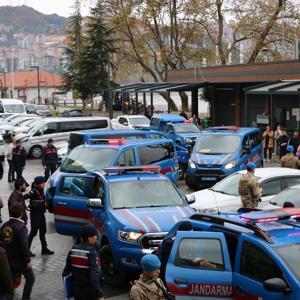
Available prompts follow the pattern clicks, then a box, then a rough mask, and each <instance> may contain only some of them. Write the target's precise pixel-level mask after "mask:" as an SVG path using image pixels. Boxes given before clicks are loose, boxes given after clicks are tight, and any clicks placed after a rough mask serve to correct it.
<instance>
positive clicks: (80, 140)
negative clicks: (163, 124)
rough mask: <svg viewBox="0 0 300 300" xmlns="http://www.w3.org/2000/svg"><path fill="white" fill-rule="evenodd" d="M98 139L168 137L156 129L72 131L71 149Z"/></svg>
mask: <svg viewBox="0 0 300 300" xmlns="http://www.w3.org/2000/svg"><path fill="white" fill-rule="evenodd" d="M97 139H168V137H167V136H166V135H164V134H162V133H161V132H158V131H155V130H149V131H146V130H134V129H132V130H92V131H87V132H85V131H76V132H71V134H70V138H69V151H70V150H72V149H74V148H75V147H77V146H80V145H83V144H86V143H88V142H89V141H90V140H97Z"/></svg>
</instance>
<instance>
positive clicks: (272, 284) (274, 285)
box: [263, 278, 291, 293]
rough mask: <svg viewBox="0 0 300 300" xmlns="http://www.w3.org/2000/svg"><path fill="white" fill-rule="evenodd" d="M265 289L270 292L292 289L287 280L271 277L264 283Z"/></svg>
mask: <svg viewBox="0 0 300 300" xmlns="http://www.w3.org/2000/svg"><path fill="white" fill-rule="evenodd" d="M263 286H264V289H265V290H267V291H269V292H279V293H283V292H290V291H291V289H290V288H289V287H288V285H287V284H286V282H285V281H284V280H282V279H281V278H271V279H267V280H265V281H264V283H263Z"/></svg>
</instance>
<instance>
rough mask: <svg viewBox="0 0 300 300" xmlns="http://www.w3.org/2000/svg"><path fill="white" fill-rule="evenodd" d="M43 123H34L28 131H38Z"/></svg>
mask: <svg viewBox="0 0 300 300" xmlns="http://www.w3.org/2000/svg"><path fill="white" fill-rule="evenodd" d="M41 124H42V123H41V122H37V124H35V123H33V126H32V127H31V128H30V129H29V130H28V133H34V132H36V131H37V130H38V129H39V128H40V127H41ZM43 124H44V123H43Z"/></svg>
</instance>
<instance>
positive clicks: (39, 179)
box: [34, 176, 46, 184]
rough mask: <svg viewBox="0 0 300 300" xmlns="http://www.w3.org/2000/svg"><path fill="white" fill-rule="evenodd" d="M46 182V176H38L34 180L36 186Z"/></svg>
mask: <svg viewBox="0 0 300 300" xmlns="http://www.w3.org/2000/svg"><path fill="white" fill-rule="evenodd" d="M44 182H46V180H45V177H44V176H37V177H35V178H34V183H35V184H41V183H44Z"/></svg>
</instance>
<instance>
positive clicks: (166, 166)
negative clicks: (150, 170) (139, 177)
mask: <svg viewBox="0 0 300 300" xmlns="http://www.w3.org/2000/svg"><path fill="white" fill-rule="evenodd" d="M140 165H148V166H149V165H158V166H160V169H161V170H160V172H161V173H162V174H164V175H166V176H167V177H169V178H170V179H171V180H172V181H173V182H174V183H177V181H178V177H179V167H178V159H177V153H176V149H175V144H174V142H173V141H172V140H168V139H164V140H159V139H127V140H125V139H95V140H90V141H89V144H84V145H81V146H78V147H76V148H75V149H73V150H72V151H71V152H70V154H69V155H68V156H67V157H66V159H65V160H64V161H63V163H62V164H61V166H60V168H59V169H58V170H57V171H56V172H55V173H54V174H53V175H52V176H51V177H50V178H49V180H48V181H47V184H46V187H45V196H46V200H47V201H48V207H49V210H50V211H51V207H52V205H51V203H52V202H51V200H52V198H53V197H52V194H53V190H54V189H55V186H56V185H57V182H58V181H59V178H60V177H61V176H63V175H65V174H74V173H81V174H85V173H86V172H89V171H93V170H102V169H103V168H105V167H109V166H140Z"/></svg>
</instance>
